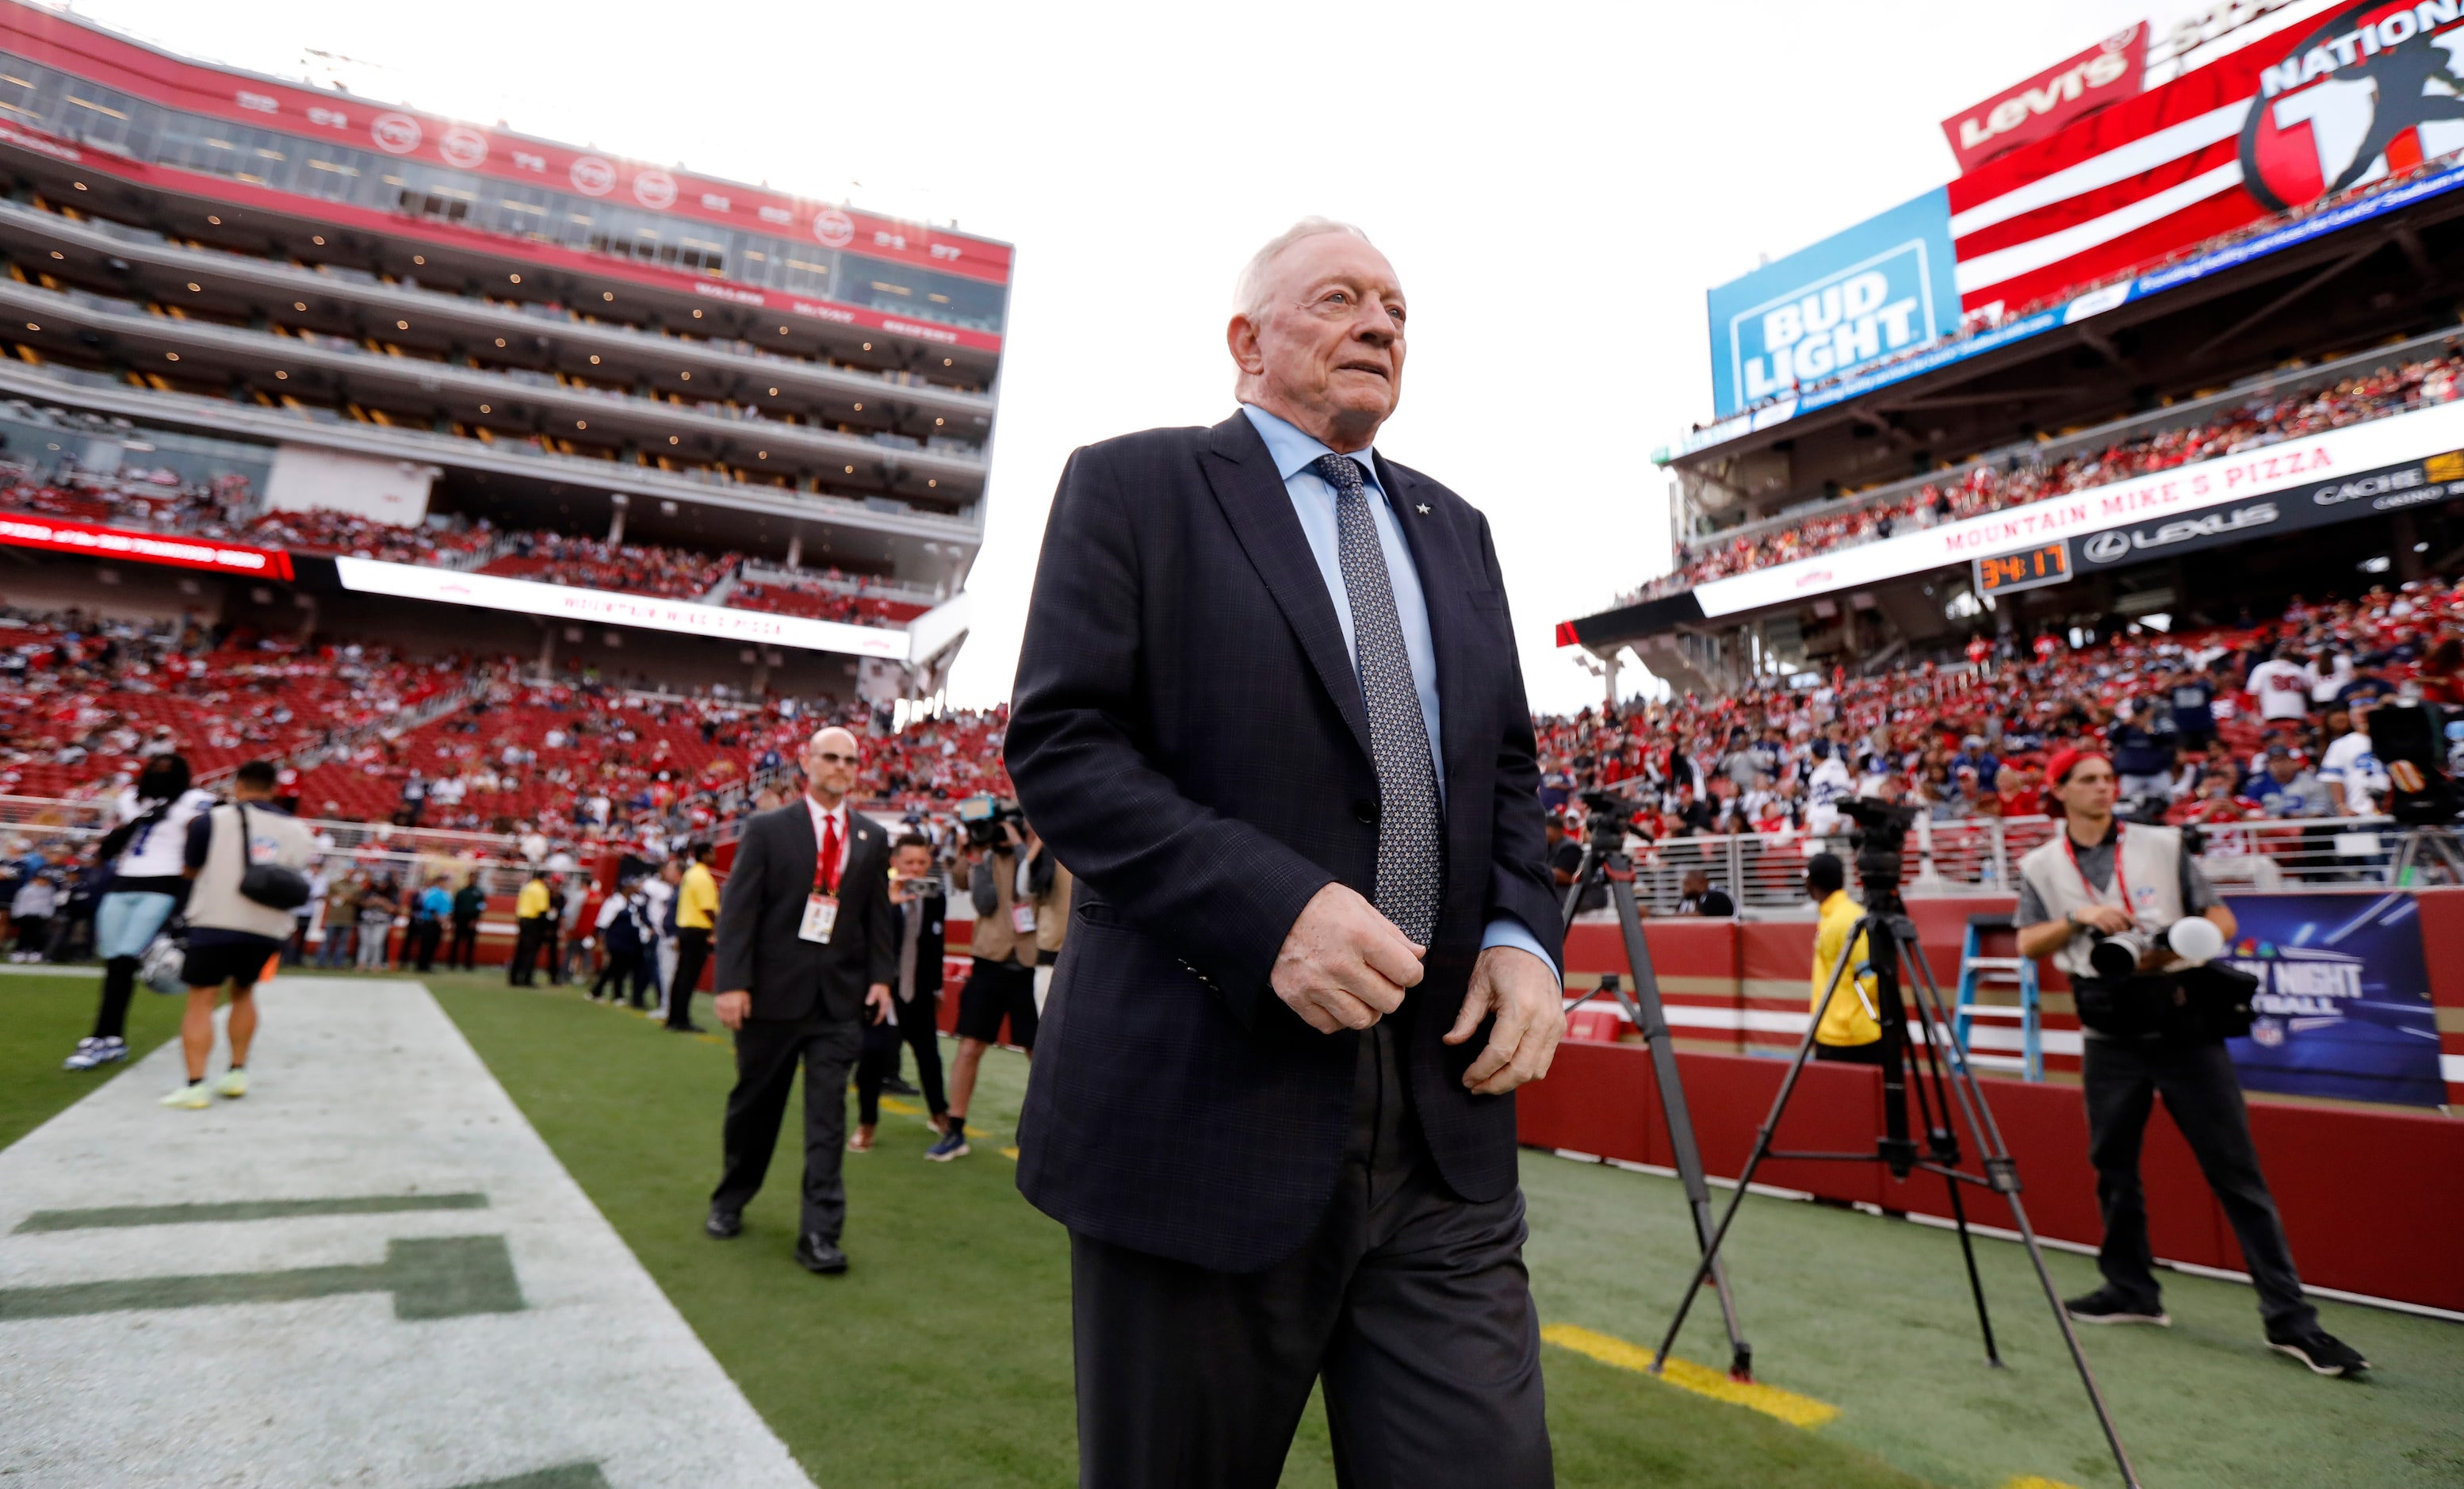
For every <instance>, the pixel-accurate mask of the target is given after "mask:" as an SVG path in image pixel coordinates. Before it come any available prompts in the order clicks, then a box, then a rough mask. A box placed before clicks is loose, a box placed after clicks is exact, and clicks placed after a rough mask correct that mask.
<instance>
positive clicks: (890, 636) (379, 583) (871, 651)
mask: <svg viewBox="0 0 2464 1489" xmlns="http://www.w3.org/2000/svg"><path fill="white" fill-rule="evenodd" d="M334 572H335V576H336V578H338V579H339V580H341V585H342V587H343V588H344V589H352V590H358V591H360V592H361V593H363V594H373V595H393V596H397V597H399V598H401V599H405V600H433V601H436V602H440V603H444V604H460V605H477V606H479V607H480V608H482V609H488V610H516V611H519V612H521V613H522V614H524V615H544V616H551V617H554V618H556V619H559V620H565V621H579V622H583V623H586V624H595V625H638V626H641V627H643V628H645V629H647V630H655V631H679V632H682V633H684V634H686V635H689V636H710V637H714V638H716V639H718V640H721V641H741V642H752V643H757V644H759V645H762V646H795V647H798V648H799V649H802V650H805V651H836V652H841V653H845V654H847V655H852V656H859V657H887V658H890V659H891V660H892V661H897V662H904V661H906V660H908V656H907V651H908V646H909V639H908V634H907V632H906V631H904V630H891V629H889V628H888V627H885V626H879V625H848V624H844V623H842V622H838V621H816V620H810V619H807V618H805V617H803V616H800V615H778V614H774V613H772V612H770V611H767V610H731V609H728V608H727V607H725V606H724V605H706V604H700V603H697V602H693V601H690V600H657V599H647V598H644V597H642V596H639V595H621V594H615V593H612V592H610V591H607V590H602V589H579V588H575V587H573V586H571V585H566V584H541V583H539V582H537V581H535V580H517V579H506V578H504V577H502V576H500V575H495V574H461V573H457V572H455V571H454V570H451V569H437V568H429V567H427V566H425V565H421V564H415V563H383V562H379V561H378V560H376V559H373V558H336V559H335V560H334Z"/></svg>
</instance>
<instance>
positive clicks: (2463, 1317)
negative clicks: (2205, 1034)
mask: <svg viewBox="0 0 2464 1489" xmlns="http://www.w3.org/2000/svg"><path fill="white" fill-rule="evenodd" d="M1549 1151H1550V1152H1551V1154H1552V1155H1553V1156H1555V1157H1559V1158H1567V1159H1572V1160H1573V1162H1575V1163H1593V1164H1601V1165H1604V1166H1606V1167H1608V1168H1612V1169H1623V1170H1625V1171H1627V1172H1629V1173H1648V1174H1650V1175H1651V1176H1652V1177H1654V1178H1660V1179H1673V1178H1677V1177H1679V1174H1678V1172H1677V1171H1676V1170H1674V1169H1668V1168H1662V1167H1661V1165H1659V1164H1656V1163H1633V1162H1629V1161H1628V1160H1626V1159H1623V1158H1603V1157H1601V1156H1600V1155H1599V1154H1597V1153H1587V1152H1583V1151H1582V1150H1578V1149H1573V1148H1552V1149H1551V1150H1549ZM1703 1181H1704V1182H1705V1184H1708V1185H1710V1186H1711V1187H1712V1188H1714V1189H1728V1190H1732V1189H1735V1188H1736V1187H1737V1181H1736V1180H1734V1179H1724V1178H1720V1177H1718V1176H1717V1175H1714V1174H1705V1175H1704V1180H1703ZM1746 1193H1749V1194H1760V1195H1763V1196H1764V1197H1766V1198H1769V1199H1799V1200H1811V1199H1813V1198H1814V1195H1813V1194H1812V1193H1810V1192H1808V1191H1805V1190H1801V1189H1781V1188H1779V1187H1777V1186H1776V1185H1771V1184H1749V1185H1748V1186H1746ZM1852 1204H1853V1206H1854V1208H1855V1209H1856V1210H1857V1211H1858V1213H1859V1214H1861V1215H1872V1216H1874V1217H1875V1218H1876V1219H1878V1220H1880V1219H1901V1220H1909V1221H1913V1222H1915V1223H1916V1224H1918V1225H1926V1226H1931V1227H1933V1228H1934V1229H1935V1230H1938V1231H1955V1230H1957V1229H1959V1227H1958V1225H1957V1223H1956V1222H1954V1221H1952V1220H1951V1219H1950V1218H1949V1217H1948V1216H1947V1215H1920V1214H1918V1213H1917V1212H1915V1211H1907V1212H1904V1213H1903V1214H1901V1215H1884V1214H1883V1213H1882V1207H1881V1206H1880V1205H1876V1204H1870V1203H1868V1202H1866V1201H1865V1200H1861V1199H1859V1200H1855V1201H1852ZM1968 1230H1969V1235H1972V1236H1983V1237H1990V1238H1991V1239H1993V1240H2003V1241H2016V1240H2018V1239H2019V1238H2020V1237H2019V1233H2018V1232H2017V1231H2014V1230H2011V1229H2009V1228H2008V1227H2005V1226H1999V1225H1984V1224H1980V1223H1979V1222H1977V1221H1974V1220H1970V1221H1969V1222H1968ZM2036 1244H2037V1245H2039V1246H2042V1247H2044V1248H2045V1249H2046V1250H2047V1251H2066V1252H2069V1253H2070V1254H2071V1255H2073V1256H2075V1257H2093V1256H2095V1255H2096V1254H2097V1249H2098V1248H2096V1247H2094V1246H2091V1245H2088V1244H2087V1243H2086V1242H2084V1241H2075V1240H2063V1239H2061V1238H2059V1237H2053V1236H2038V1237H2036ZM2155 1261H2156V1264H2157V1265H2158V1266H2160V1267H2164V1268H2166V1269H2167V1270H2168V1271H2173V1272H2180V1273H2184V1274H2186V1275H2188V1276H2190V1277H2205V1278H2212V1279H2214V1280H2215V1281H2220V1282H2240V1283H2242V1284H2244V1285H2245V1286H2247V1285H2249V1283H2250V1274H2249V1273H2247V1272H2233V1271H2228V1270H2226V1269H2225V1268H2223V1267H2211V1266H2202V1265H2201V1264H2199V1263H2198V1262H2196V1261H2175V1260H2172V1259H2168V1258H2165V1257H2158V1258H2156V1259H2155ZM2301 1290H2302V1291H2303V1292H2304V1293H2307V1294H2308V1295H2310V1296H2311V1297H2313V1298H2326V1299H2331V1300H2333V1301H2334V1302H2337V1303H2359V1304H2360V1305H2362V1306H2363V1307H2365V1308H2385V1309H2387V1311H2388V1312H2390V1313H2411V1314H2417V1315H2419V1316H2420V1317H2422V1318H2426V1319H2445V1320H2448V1321H2449V1322H2451V1323H2456V1324H2464V1313H2457V1312H2453V1311H2452V1310H2450V1309H2447V1308H2434V1307H2431V1305H2430V1304H2429V1303H2406V1302H2405V1301H2404V1300H2402V1299H2400V1298H2380V1297H2376V1296H2373V1295H2372V1294H2369V1293H2348V1292H2346V1291H2344V1290H2343V1288H2341V1287H2314V1286H2312V1285H2311V1284H2310V1283H2308V1282H2304V1283H2302V1284H2301Z"/></svg>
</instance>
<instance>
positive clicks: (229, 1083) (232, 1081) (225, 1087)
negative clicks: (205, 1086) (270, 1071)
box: [214, 1070, 248, 1097]
mask: <svg viewBox="0 0 2464 1489" xmlns="http://www.w3.org/2000/svg"><path fill="white" fill-rule="evenodd" d="M214 1094H215V1095H216V1096H234V1097H236V1096H246V1095H247V1094H248V1072H247V1071H245V1070H226V1071H224V1072H223V1078H222V1079H221V1080H219V1081H216V1082H215V1083H214Z"/></svg>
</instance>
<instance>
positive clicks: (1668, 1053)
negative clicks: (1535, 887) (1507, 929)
mask: <svg viewBox="0 0 2464 1489" xmlns="http://www.w3.org/2000/svg"><path fill="white" fill-rule="evenodd" d="M1624 843H1625V827H1624V824H1623V823H1622V822H1621V821H1619V820H1618V819H1617V815H1616V813H1615V812H1613V811H1608V810H1600V809H1595V810H1594V811H1593V812H1592V814H1591V816H1590V818H1589V820H1588V822H1587V831H1586V833H1585V836H1584V840H1583V858H1582V862H1581V864H1580V865H1577V866H1576V868H1575V870H1574V883H1573V887H1572V888H1570V889H1568V890H1567V891H1566V907H1565V918H1564V929H1567V930H1571V929H1572V928H1573V924H1574V912H1575V910H1576V909H1578V908H1579V907H1580V906H1581V904H1582V902H1583V896H1584V895H1585V894H1587V893H1589V892H1590V891H1591V889H1592V888H1593V887H1595V886H1605V887H1606V888H1607V889H1608V894H1609V898H1610V900H1612V901H1613V902H1614V903H1615V904H1616V906H1617V925H1618V928H1619V929H1620V930H1621V931H1624V933H1625V963H1626V970H1627V971H1628V972H1629V973H1631V974H1633V978H1634V987H1633V989H1632V991H1628V990H1627V988H1626V987H1625V985H1624V984H1623V983H1621V982H1620V981H1619V980H1618V979H1617V974H1616V973H1610V974H1606V975H1605V976H1603V977H1601V978H1600V985H1599V986H1598V987H1596V988H1594V989H1592V990H1591V991H1590V992H1588V993H1585V994H1584V995H1582V996H1580V997H1577V998H1576V999H1574V1001H1573V1004H1572V1005H1570V1006H1569V1007H1568V1009H1567V1012H1569V1013H1572V1012H1573V1010H1574V1009H1576V1008H1580V1007H1582V1006H1583V1005H1584V1004H1585V1003H1588V1002H1590V1001H1591V1000H1592V999H1593V998H1595V997H1596V996H1599V995H1601V994H1603V993H1605V994H1607V995H1608V996H1610V997H1612V998H1615V999H1616V1000H1617V1006H1618V1007H1620V1008H1622V1009H1624V1010H1625V1016H1626V1018H1629V1019H1631V1020H1633V1023H1634V1026H1635V1028H1637V1029H1638V1030H1639V1031H1641V1034H1642V1039H1643V1042H1644V1043H1645V1044H1647V1045H1649V1046H1650V1048H1651V1064H1652V1071H1653V1073H1654V1075H1656V1076H1657V1077H1658V1081H1659V1085H1660V1109H1661V1116H1662V1117H1663V1118H1665V1119H1666V1121H1667V1123H1668V1146H1669V1147H1670V1149H1671V1150H1674V1152H1675V1154H1676V1157H1677V1178H1678V1182H1679V1183H1680V1184H1681V1185H1683V1187H1684V1190H1685V1204H1686V1208H1687V1210H1688V1211H1690V1212H1691V1213H1692V1215H1693V1216H1694V1239H1695V1243H1696V1244H1697V1245H1699V1246H1701V1247H1702V1248H1703V1265H1704V1268H1705V1272H1704V1273H1698V1274H1696V1278H1695V1285H1696V1286H1697V1287H1700V1286H1701V1285H1702V1279H1703V1276H1704V1275H1705V1273H1707V1275H1708V1276H1709V1278H1710V1281H1711V1287H1712V1290H1713V1291H1714V1292H1716V1293H1717V1294H1718V1295H1719V1299H1720V1318H1721V1320H1722V1322H1723V1323H1725V1324H1726V1325H1727V1329H1728V1378H1729V1379H1730V1380H1733V1381H1738V1382H1750V1381H1751V1380H1752V1379H1753V1378H1754V1351H1753V1347H1752V1346H1750V1345H1749V1344H1747V1343H1746V1340H1745V1335H1744V1334H1743V1333H1742V1332H1741V1331H1740V1330H1739V1328H1738V1325H1737V1302H1736V1299H1735V1298H1734V1297H1733V1296H1732V1295H1731V1294H1730V1293H1729V1291H1728V1272H1727V1268H1726V1267H1725V1266H1722V1265H1721V1264H1720V1259H1719V1255H1718V1252H1717V1250H1716V1249H1715V1247H1714V1246H1713V1244H1712V1227H1711V1189H1710V1186H1709V1184H1708V1183H1707V1182H1706V1181H1705V1179H1704V1177H1703V1153H1702V1150H1701V1149H1700V1148H1699V1147H1697V1146H1696V1144H1695V1142H1694V1119H1693V1116H1692V1114H1691V1113H1690V1112H1688V1111H1687V1110H1686V1106H1685V1086H1684V1084H1683V1082H1681V1081H1680V1080H1679V1078H1678V1073H1677V1050H1676V1046H1675V1045H1674V1044H1672V1043H1671V1042H1670V1039H1669V1033H1668V1018H1667V1016H1666V1014H1665V1013H1664V1012H1662V1010H1661V1002H1660V979H1659V977H1658V976H1657V975H1656V974H1654V973H1653V972H1652V969H1651V949H1650V947H1649V946H1648V945H1647V944H1646V943H1645V942H1644V941H1643V938H1642V911H1641V910H1640V909H1638V908H1637V907H1636V905H1635V900H1634V863H1633V861H1632V860H1631V859H1629V858H1628V857H1627V856H1626V854H1625V851H1624ZM1663 1352H1664V1351H1663ZM1652 1369H1654V1371H1655V1372H1656V1371H1657V1370H1658V1369H1659V1365H1658V1364H1657V1363H1656V1362H1655V1363H1654V1365H1653V1367H1652Z"/></svg>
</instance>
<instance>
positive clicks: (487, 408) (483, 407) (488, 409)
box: [479, 404, 496, 413]
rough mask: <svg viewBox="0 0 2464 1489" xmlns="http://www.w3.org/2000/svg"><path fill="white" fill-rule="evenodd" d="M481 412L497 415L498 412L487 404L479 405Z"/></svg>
mask: <svg viewBox="0 0 2464 1489" xmlns="http://www.w3.org/2000/svg"><path fill="white" fill-rule="evenodd" d="M479 411H480V412H481V413H495V411H496V410H495V408H494V407H493V406H491V405H487V404H481V405H479Z"/></svg>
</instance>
